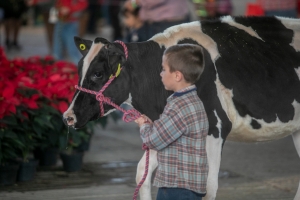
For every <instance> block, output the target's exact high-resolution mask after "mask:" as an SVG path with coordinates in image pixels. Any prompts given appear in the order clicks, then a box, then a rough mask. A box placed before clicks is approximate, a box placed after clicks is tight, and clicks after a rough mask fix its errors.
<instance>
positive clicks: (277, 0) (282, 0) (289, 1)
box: [257, 0, 297, 11]
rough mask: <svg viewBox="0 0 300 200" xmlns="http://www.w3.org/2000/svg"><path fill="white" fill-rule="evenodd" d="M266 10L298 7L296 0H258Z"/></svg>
mask: <svg viewBox="0 0 300 200" xmlns="http://www.w3.org/2000/svg"><path fill="white" fill-rule="evenodd" d="M257 2H258V3H259V4H260V5H261V6H262V8H263V9H264V10H265V11H271V10H291V9H296V2H297V1H296V0H257Z"/></svg>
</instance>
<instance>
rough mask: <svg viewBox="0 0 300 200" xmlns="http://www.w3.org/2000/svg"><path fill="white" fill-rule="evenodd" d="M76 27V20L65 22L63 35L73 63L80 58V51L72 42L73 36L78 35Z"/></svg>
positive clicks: (77, 24) (76, 62)
mask: <svg viewBox="0 0 300 200" xmlns="http://www.w3.org/2000/svg"><path fill="white" fill-rule="evenodd" d="M78 28H79V23H78V22H70V23H68V24H66V29H65V32H64V36H63V37H64V41H65V42H66V48H67V52H68V55H69V57H70V59H71V61H72V62H73V63H74V64H75V65H77V64H78V61H79V60H80V52H79V50H78V49H77V47H76V45H75V42H74V36H78Z"/></svg>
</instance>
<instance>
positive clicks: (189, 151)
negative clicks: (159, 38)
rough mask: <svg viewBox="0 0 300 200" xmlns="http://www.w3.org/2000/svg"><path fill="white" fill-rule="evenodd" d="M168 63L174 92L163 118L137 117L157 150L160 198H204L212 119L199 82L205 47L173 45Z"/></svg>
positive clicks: (165, 76)
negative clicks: (205, 107) (199, 88)
mask: <svg viewBox="0 0 300 200" xmlns="http://www.w3.org/2000/svg"><path fill="white" fill-rule="evenodd" d="M162 68H163V69H162V72H161V74H160V75H161V77H162V82H163V85H164V87H165V89H166V90H171V91H174V94H172V95H171V96H170V97H169V98H168V99H167V105H166V107H165V109H164V111H163V113H162V114H161V115H160V118H159V119H158V120H156V121H154V122H152V121H151V120H150V119H149V118H148V117H146V116H145V115H142V116H141V117H140V118H138V119H137V120H136V121H135V122H136V123H138V125H139V126H140V133H141V138H142V140H143V142H144V143H145V144H146V145H147V146H148V147H149V148H150V149H154V150H156V151H157V160H158V168H157V172H156V176H155V180H154V185H155V186H157V187H159V190H158V194H157V200H176V199H178V200H179V199H180V200H183V199H187V200H191V199H197V200H199V199H202V197H203V196H205V194H206V181H207V173H208V164H207V156H206V150H205V146H206V136H207V133H208V119H207V116H206V113H205V110H204V107H203V104H202V101H201V100H200V99H199V97H198V95H197V91H196V89H197V88H196V86H195V85H194V83H195V82H196V81H197V80H198V79H199V78H200V75H201V74H202V72H203V70H204V60H203V52H202V48H201V47H200V46H198V45H191V44H179V45H175V46H171V47H169V48H168V49H166V50H165V52H164V55H163V58H162Z"/></svg>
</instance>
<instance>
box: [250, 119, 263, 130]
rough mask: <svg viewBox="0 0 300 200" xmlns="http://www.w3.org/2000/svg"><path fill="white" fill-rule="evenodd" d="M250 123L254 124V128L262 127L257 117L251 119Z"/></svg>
mask: <svg viewBox="0 0 300 200" xmlns="http://www.w3.org/2000/svg"><path fill="white" fill-rule="evenodd" d="M250 125H251V126H252V128H253V129H260V128H261V124H260V123H258V121H256V120H255V119H252V120H251V123H250Z"/></svg>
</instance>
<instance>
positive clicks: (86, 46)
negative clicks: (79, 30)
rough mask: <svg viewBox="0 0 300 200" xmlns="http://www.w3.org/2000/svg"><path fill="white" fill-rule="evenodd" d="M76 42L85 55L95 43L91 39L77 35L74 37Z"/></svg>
mask: <svg viewBox="0 0 300 200" xmlns="http://www.w3.org/2000/svg"><path fill="white" fill-rule="evenodd" d="M74 42H75V45H76V47H77V49H78V50H79V51H80V53H81V54H82V55H83V56H85V55H86V54H87V53H88V52H89V50H90V48H91V46H92V44H93V41H91V40H85V39H82V38H80V37H76V36H75V37H74Z"/></svg>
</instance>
